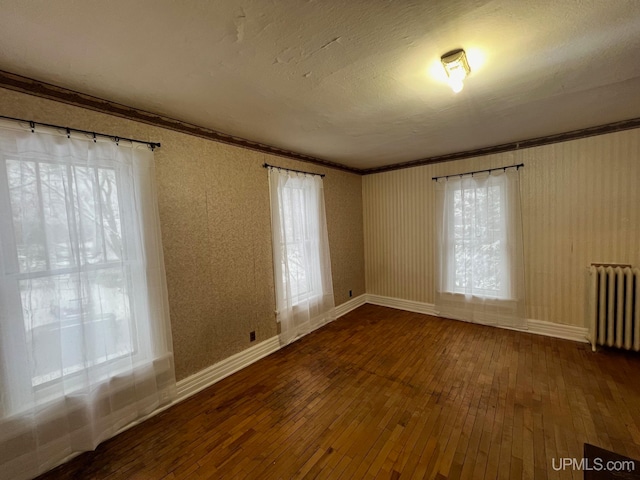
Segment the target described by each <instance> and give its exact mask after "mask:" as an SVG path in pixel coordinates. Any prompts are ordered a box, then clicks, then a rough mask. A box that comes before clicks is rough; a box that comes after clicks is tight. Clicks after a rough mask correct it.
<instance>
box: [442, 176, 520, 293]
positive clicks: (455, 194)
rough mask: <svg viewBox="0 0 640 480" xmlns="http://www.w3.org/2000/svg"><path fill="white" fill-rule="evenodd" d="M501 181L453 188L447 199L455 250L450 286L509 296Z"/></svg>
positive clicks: (451, 246) (457, 290)
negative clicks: (450, 212) (494, 183)
mask: <svg viewBox="0 0 640 480" xmlns="http://www.w3.org/2000/svg"><path fill="white" fill-rule="evenodd" d="M503 189H504V188H503V186H502V185H483V186H470V187H462V186H461V187H460V188H452V189H451V190H450V192H449V195H448V197H447V202H448V204H449V207H450V208H451V211H452V213H453V215H452V216H451V217H450V219H449V220H450V221H451V222H453V225H452V227H453V228H451V231H452V233H453V234H452V235H450V237H449V238H448V241H449V243H450V245H449V250H450V251H452V252H453V255H452V257H451V258H450V261H451V262H452V264H451V265H447V268H448V269H450V270H451V272H452V275H451V276H450V277H449V278H450V279H451V282H450V283H449V284H448V285H447V287H448V288H447V290H448V291H451V292H455V293H466V292H468V291H471V292H473V294H474V295H476V296H479V297H494V298H509V295H510V293H511V292H509V288H508V287H509V268H508V262H507V255H506V248H507V242H506V231H505V229H506V224H505V221H504V214H505V206H504V205H503V204H502V203H503V201H504V198H505V196H504V192H503Z"/></svg>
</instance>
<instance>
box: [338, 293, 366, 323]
mask: <svg viewBox="0 0 640 480" xmlns="http://www.w3.org/2000/svg"><path fill="white" fill-rule="evenodd" d="M365 303H367V294H366V293H363V294H362V295H358V296H357V297H355V298H352V299H351V300H348V301H346V302H344V303H343V304H342V305H338V306H337V307H336V318H340V317H341V316H343V315H346V314H347V313H349V312H350V311H351V310H355V309H356V308H358V307H361V306H362V305H364V304H365Z"/></svg>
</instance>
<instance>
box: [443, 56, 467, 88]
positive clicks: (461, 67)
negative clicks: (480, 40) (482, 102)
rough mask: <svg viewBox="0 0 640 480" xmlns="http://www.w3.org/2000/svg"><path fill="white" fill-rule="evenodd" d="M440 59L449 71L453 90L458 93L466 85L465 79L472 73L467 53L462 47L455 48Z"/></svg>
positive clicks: (448, 75)
mask: <svg viewBox="0 0 640 480" xmlns="http://www.w3.org/2000/svg"><path fill="white" fill-rule="evenodd" d="M440 61H441V62H442V65H443V66H444V69H445V71H446V72H447V77H449V86H450V87H451V90H453V91H454V93H458V92H459V91H460V90H462V87H463V86H464V84H463V81H464V79H465V78H467V75H469V73H471V69H470V68H469V62H467V55H466V54H465V53H464V50H462V49H459V50H453V51H452V52H449V53H445V54H444V55H443V56H442V57H440Z"/></svg>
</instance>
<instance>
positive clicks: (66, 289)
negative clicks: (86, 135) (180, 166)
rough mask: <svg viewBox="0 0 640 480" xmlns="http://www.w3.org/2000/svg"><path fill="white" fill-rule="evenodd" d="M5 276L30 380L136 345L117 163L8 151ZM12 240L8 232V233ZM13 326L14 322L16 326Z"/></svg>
mask: <svg viewBox="0 0 640 480" xmlns="http://www.w3.org/2000/svg"><path fill="white" fill-rule="evenodd" d="M5 165H6V172H5V173H6V181H7V184H6V185H5V188H6V190H7V191H8V192H9V205H8V207H9V209H10V212H4V217H5V218H11V220H12V222H11V224H10V225H9V229H8V230H7V231H6V232H5V236H6V237H7V238H6V239H5V241H4V242H3V244H4V245H5V246H6V247H5V258H6V262H5V280H6V281H7V282H9V285H10V286H9V287H8V288H9V290H11V291H13V292H19V297H18V296H15V297H14V298H9V299H8V300H9V301H12V300H13V301H14V302H16V303H17V304H19V307H17V308H16V310H17V311H19V313H20V315H16V317H15V318H14V319H13V321H15V322H17V321H18V318H20V317H21V320H22V325H21V326H22V327H23V328H24V334H25V338H26V342H27V350H28V351H30V352H32V359H31V360H32V361H31V362H30V364H31V367H32V370H31V372H30V376H31V383H32V386H34V387H36V386H41V385H46V384H47V383H49V382H51V381H53V380H57V379H60V378H62V377H64V376H69V375H72V374H74V373H76V372H79V371H81V370H84V369H89V368H94V367H96V366H98V365H101V364H104V363H106V362H110V361H113V360H116V359H118V358H122V357H123V356H125V355H130V354H132V353H134V352H135V350H136V338H135V336H136V332H135V319H134V318H133V311H132V308H131V298H130V290H131V286H130V281H131V272H130V271H129V265H128V262H127V261H126V258H125V256H124V249H123V238H122V233H123V228H122V222H121V206H120V200H119V193H120V192H119V188H118V178H117V174H116V170H115V168H113V167H111V168H106V167H102V168H100V167H87V166H79V165H73V164H64V163H52V162H43V161H35V160H32V161H21V160H18V159H12V158H8V159H6V161H5ZM11 240H13V241H11ZM16 327H17V326H16Z"/></svg>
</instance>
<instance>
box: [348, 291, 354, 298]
mask: <svg viewBox="0 0 640 480" xmlns="http://www.w3.org/2000/svg"><path fill="white" fill-rule="evenodd" d="M351 297H353V290H349V298H351Z"/></svg>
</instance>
